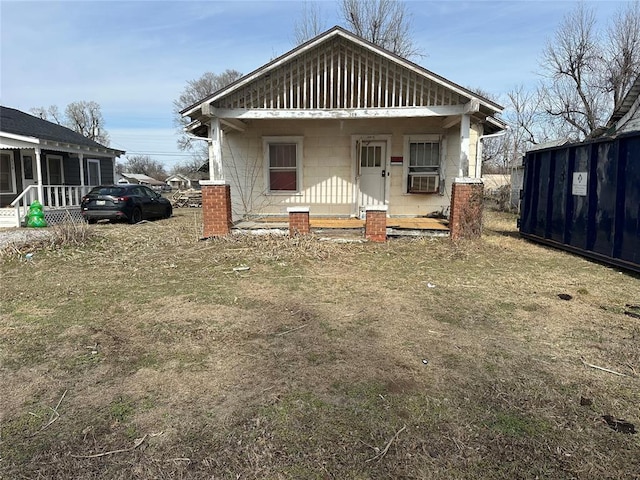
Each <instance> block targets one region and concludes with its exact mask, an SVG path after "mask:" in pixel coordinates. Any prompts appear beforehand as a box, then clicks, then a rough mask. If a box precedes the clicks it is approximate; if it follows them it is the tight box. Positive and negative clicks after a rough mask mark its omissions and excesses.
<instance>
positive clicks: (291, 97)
mask: <svg viewBox="0 0 640 480" xmlns="http://www.w3.org/2000/svg"><path fill="white" fill-rule="evenodd" d="M470 75H472V73H471V74H470ZM470 78H472V76H471V77H470ZM467 81H469V82H471V80H470V79H468V80H467ZM501 111H502V107H501V106H500V105H498V104H496V103H494V102H493V101H491V100H489V99H487V98H484V97H483V96H481V95H479V94H478V93H476V92H473V91H471V90H469V89H466V88H464V87H461V86H460V85H458V84H456V83H454V82H452V81H450V80H448V79H446V78H444V77H441V76H440V75H437V74H435V73H433V72H431V71H429V70H426V69H424V68H423V67H421V66H419V65H417V64H415V63H413V62H411V61H409V60H407V59H404V58H401V57H399V56H397V55H394V54H393V53H391V52H389V51H387V50H384V49H383V48H381V47H379V46H377V45H374V44H372V43H370V42H368V41H366V40H364V39H362V38H360V37H358V36H357V35H354V34H352V33H350V32H347V31H346V30H344V29H342V28H340V27H334V28H332V29H330V30H328V31H327V32H325V33H323V34H321V35H319V36H317V37H315V38H313V39H311V40H309V41H308V42H306V43H304V44H302V45H300V46H298V47H297V48H295V49H293V50H291V51H290V52H288V53H286V54H284V55H282V56H281V57H278V58H276V59H275V60H273V61H271V62H269V63H267V64H266V65H264V66H262V67H260V68H258V69H257V70H255V71H254V72H252V73H249V74H248V75H246V76H244V77H242V78H240V79H239V80H237V81H236V82H234V83H232V84H231V85H229V86H227V87H225V88H223V89H221V90H219V91H218V92H215V93H214V94H212V95H210V96H208V97H206V98H203V99H202V100H200V101H198V102H197V103H195V104H194V105H192V106H190V107H188V108H186V109H185V110H183V111H182V114H183V115H184V116H185V117H189V119H190V120H189V122H190V123H189V125H188V126H187V131H188V132H189V133H191V134H193V135H197V136H200V137H203V138H209V139H210V140H211V145H212V148H209V152H210V158H209V172H210V180H208V181H207V182H201V183H202V184H203V185H205V186H206V185H207V183H208V184H210V185H211V186H218V185H220V184H225V183H226V184H227V186H228V187H230V192H231V193H230V198H231V203H232V207H233V208H232V209H230V210H229V211H232V215H233V218H234V219H239V218H242V217H250V216H253V215H260V216H264V215H275V216H277V215H282V214H283V212H285V211H286V209H287V207H303V208H304V206H308V207H309V208H310V212H311V215H321V216H346V217H361V216H362V215H363V213H364V211H365V210H366V209H367V208H368V207H372V206H373V207H384V210H385V211H387V214H388V215H389V216H425V215H429V214H434V213H440V214H443V213H444V214H447V213H448V212H449V208H450V200H451V196H452V190H453V185H454V182H455V180H456V178H465V179H466V180H465V182H466V184H471V183H473V184H480V185H481V181H480V178H479V177H480V167H479V159H478V158H477V157H476V151H477V144H478V142H479V139H480V137H481V136H482V135H487V134H492V133H496V132H499V131H501V130H503V129H504V127H505V125H504V123H503V122H502V121H501V120H500V119H499V114H500V112H501ZM223 138H224V141H223ZM221 211H223V212H226V211H227V210H226V207H224V208H223V209H222V210H221ZM205 230H206V231H208V230H207V229H206V228H205Z"/></svg>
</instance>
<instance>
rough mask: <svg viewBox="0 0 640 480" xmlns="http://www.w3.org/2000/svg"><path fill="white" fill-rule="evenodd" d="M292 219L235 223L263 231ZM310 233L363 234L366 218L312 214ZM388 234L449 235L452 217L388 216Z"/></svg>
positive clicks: (282, 227) (279, 228) (241, 227)
mask: <svg viewBox="0 0 640 480" xmlns="http://www.w3.org/2000/svg"><path fill="white" fill-rule="evenodd" d="M289 222H290V219H289V218H287V217H280V216H272V217H258V218H254V219H250V220H240V221H238V222H235V223H234V224H233V227H232V228H231V230H232V231H233V232H247V233H262V232H264V231H282V232H286V231H288V230H289V226H290V223H289ZM309 227H310V233H313V234H317V235H321V236H327V237H345V236H350V235H351V236H353V237H362V236H363V235H364V232H365V230H366V220H361V219H359V218H353V217H310V218H309ZM386 230H387V236H391V237H403V236H416V237H419V236H434V237H435V236H448V235H449V221H448V220H447V219H444V218H428V217H414V218H412V217H404V218H388V219H387V223H386Z"/></svg>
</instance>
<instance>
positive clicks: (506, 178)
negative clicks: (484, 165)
mask: <svg viewBox="0 0 640 480" xmlns="http://www.w3.org/2000/svg"><path fill="white" fill-rule="evenodd" d="M482 183H484V191H485V194H487V195H495V194H497V193H498V191H499V190H500V189H501V188H502V187H505V186H507V185H511V175H510V174H506V173H505V174H502V173H494V174H491V173H489V174H485V175H482Z"/></svg>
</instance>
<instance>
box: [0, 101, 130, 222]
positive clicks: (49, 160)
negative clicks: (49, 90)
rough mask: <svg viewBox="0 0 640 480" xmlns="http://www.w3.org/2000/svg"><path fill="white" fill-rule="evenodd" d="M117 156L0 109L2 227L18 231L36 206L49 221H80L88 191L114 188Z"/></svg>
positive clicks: (74, 134)
mask: <svg viewBox="0 0 640 480" xmlns="http://www.w3.org/2000/svg"><path fill="white" fill-rule="evenodd" d="M122 154H124V152H123V151H121V150H116V149H113V148H109V147H105V146H104V145H100V144H99V143H97V142H94V141H93V140H90V139H88V138H86V137H84V136H83V135H81V134H79V133H77V132H74V131H73V130H70V129H68V128H66V127H63V126H62V125H57V124H55V123H51V122H48V121H46V120H42V119H41V118H37V117H34V116H33V115H29V114H28V113H24V112H21V111H20V110H16V109H14V108H8V107H3V106H0V226H2V227H17V226H20V221H21V219H23V218H24V215H25V213H26V211H27V208H28V206H29V204H30V203H31V202H32V201H34V200H36V199H37V200H39V201H40V203H42V205H44V207H45V208H44V210H45V215H46V217H47V220H48V221H50V222H55V221H56V220H60V219H64V218H68V215H69V214H71V215H72V216H74V217H76V216H77V218H80V200H81V198H82V195H84V194H85V193H86V192H87V191H88V190H89V189H90V188H91V187H92V186H94V185H99V184H101V183H113V180H114V174H115V158H116V157H118V156H119V155H122Z"/></svg>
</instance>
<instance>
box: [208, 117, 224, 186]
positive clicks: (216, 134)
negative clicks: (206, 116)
mask: <svg viewBox="0 0 640 480" xmlns="http://www.w3.org/2000/svg"><path fill="white" fill-rule="evenodd" d="M209 138H210V139H211V142H210V143H209V180H211V181H219V182H224V170H223V168H222V132H221V130H220V119H219V118H218V117H211V123H210V124H209Z"/></svg>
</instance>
